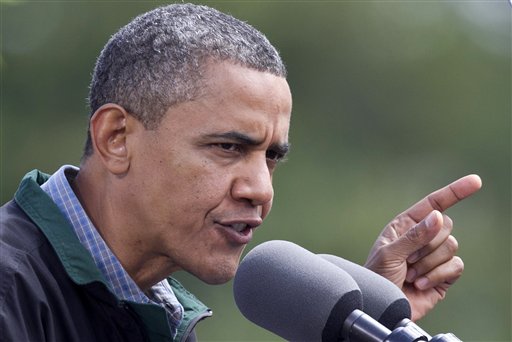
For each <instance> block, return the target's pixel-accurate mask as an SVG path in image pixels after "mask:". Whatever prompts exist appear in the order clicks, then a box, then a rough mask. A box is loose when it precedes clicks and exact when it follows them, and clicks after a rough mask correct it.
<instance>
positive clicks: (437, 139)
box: [0, 0, 512, 341]
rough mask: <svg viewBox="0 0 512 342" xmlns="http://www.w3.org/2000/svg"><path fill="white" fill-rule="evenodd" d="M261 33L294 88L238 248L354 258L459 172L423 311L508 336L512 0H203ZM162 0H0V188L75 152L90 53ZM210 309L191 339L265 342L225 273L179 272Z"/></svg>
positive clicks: (439, 326) (482, 334)
mask: <svg viewBox="0 0 512 342" xmlns="http://www.w3.org/2000/svg"><path fill="white" fill-rule="evenodd" d="M201 3H203V4H207V5H210V6H212V7H215V8H217V9H219V10H222V11H225V12H228V13H230V14H232V15H234V16H235V17H238V18H239V19H242V20H245V21H248V22H249V23H251V24H252V25H254V26H255V27H256V28H258V29H260V30H261V31H263V32H264V33H265V34H267V36H268V38H269V39H270V40H271V41H272V42H273V43H274V45H275V46H276V47H277V48H278V49H279V50H280V52H281V54H282V56H283V58H284V60H285V61H286V64H287V66H288V70H289V83H290V86H291V89H292V93H293V96H294V110H293V119H292V127H291V132H290V139H291V142H292V144H293V147H292V153H291V156H290V159H289V161H288V162H287V163H286V164H285V165H284V166H282V167H281V168H280V169H279V170H278V172H277V174H276V178H275V189H276V199H275V205H274V209H273V212H272V214H271V215H270V217H269V218H268V220H267V221H266V223H265V224H264V226H263V228H262V229H260V230H259V231H258V232H257V234H256V239H255V241H254V242H253V243H252V244H251V246H250V247H253V246H255V245H256V244H258V243H260V242H263V241H265V240H270V239H286V240H292V241H294V242H296V243H298V244H301V245H302V246H304V247H305V248H308V249H310V250H312V251H315V252H324V253H333V254H338V255H341V256H343V257H345V258H347V259H351V260H353V261H355V262H358V263H363V262H364V261H365V259H366V255H367V253H368V251H369V249H370V247H371V245H372V244H373V241H374V239H375V237H376V236H377V234H378V233H379V232H380V230H381V229H382V227H383V226H384V225H385V224H386V223H387V222H388V221H389V220H390V219H391V218H392V217H393V216H394V215H395V214H397V213H399V212H400V211H402V210H404V209H406V208H407V207H408V206H409V205H411V204H412V203H414V202H416V201H417V200H419V199H420V198H421V197H423V196H424V195H426V194H427V193H429V192H431V191H433V190H435V189H437V188H439V187H441V186H444V185H445V184H447V183H449V182H451V181H453V180H454V179H456V178H458V177H460V176H463V175H465V174H468V173H478V174H479V175H480V176H481V177H482V179H483V182H484V188H483V189H482V191H481V192H479V193H478V194H477V195H475V196H474V197H472V198H470V199H468V200H466V201H464V202H463V203H461V204H459V205H458V206H456V207H454V208H452V209H450V210H449V211H448V214H449V215H450V216H451V217H452V218H453V220H454V222H455V230H454V234H455V235H456V237H457V239H458V241H459V243H460V252H459V254H460V255H461V257H462V258H463V259H464V261H465V265H466V269H465V272H464V275H463V277H462V278H461V279H460V281H459V282H458V283H457V284H456V285H455V286H453V288H452V289H451V290H450V291H449V293H448V296H447V298H446V299H445V300H444V301H443V302H442V303H441V304H439V305H438V306H437V308H436V309H435V310H434V311H433V312H432V313H431V314H430V315H429V316H428V317H427V318H425V319H423V320H422V321H421V322H420V325H421V326H422V327H423V328H425V330H427V331H429V332H430V333H432V334H437V333H440V332H454V333H455V334H456V335H457V336H458V337H459V338H461V339H462V340H464V341H510V340H511V339H512V336H511V243H512V241H511V182H510V179H511V135H510V132H511V27H512V26H511V6H510V4H509V3H508V2H507V1H505V0H504V1H488V2H485V1H455V2H453V1H447V2H442V1H382V2H379V1H315V2H310V1H272V2H270V1H247V2H243V1H218V2H216V1H211V2H209V1H204V2H201ZM161 4H163V2H158V1H129V2H128V1H105V2H101V1H90V2H89V1H76V2H74V1H57V2H53V1H41V2H36V1H31V2H21V1H2V3H1V38H2V41H1V55H0V63H1V64H0V67H1V87H2V88H1V92H0V93H1V158H0V160H1V170H0V171H1V200H2V203H3V202H5V201H7V200H8V199H10V198H11V197H12V195H13V192H14V191H15V189H16V187H17V184H18V182H19V180H20V178H21V177H22V176H23V175H24V174H25V173H26V172H27V171H29V170H31V169H33V168H39V169H41V170H44V171H46V172H50V173H51V172H53V171H55V170H56V169H57V168H58V167H59V166H60V165H62V164H78V162H79V158H80V155H81V151H82V145H83V141H84V136H85V131H86V126H87V113H88V110H87V107H86V100H85V98H86V96H87V92H88V83H89V79H90V74H91V71H92V68H93V66H94V62H95V58H96V56H97V55H98V53H99V51H100V50H101V48H102V46H103V44H104V43H105V42H106V41H107V39H108V38H109V37H110V35H111V34H113V33H114V32H115V31H116V30H117V29H118V28H119V27H120V26H122V25H124V24H126V23H127V22H128V21H129V20H130V19H131V18H133V17H134V16H136V15H137V14H140V13H142V12H144V11H146V10H149V9H152V8H154V7H156V6H158V5H161ZM177 278H178V279H180V280H181V281H182V282H183V283H185V284H186V286H187V287H189V288H190V289H191V290H192V291H193V292H194V293H196V294H197V296H198V297H199V298H200V299H202V300H203V301H204V302H206V303H208V305H210V306H211V307H212V308H213V311H214V318H212V319H208V320H206V321H205V322H203V324H201V325H200V327H199V331H198V333H199V337H200V339H201V340H203V341H273V340H280V339H279V338H278V337H277V336H275V335H273V334H271V333H269V332H266V331H264V330H263V329H261V328H258V327H256V326H254V325H252V324H251V323H250V322H248V321H246V320H245V319H244V318H243V317H242V316H241V314H240V313H239V312H238V310H237V308H236V306H235V304H234V301H233V299H232V294H231V291H232V287H231V283H229V284H227V285H223V286H207V285H204V284H201V283H200V282H199V281H198V280H196V279H194V278H192V277H190V276H188V275H187V274H184V273H181V274H178V275H177Z"/></svg>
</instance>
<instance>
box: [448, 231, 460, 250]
mask: <svg viewBox="0 0 512 342" xmlns="http://www.w3.org/2000/svg"><path fill="white" fill-rule="evenodd" d="M446 248H447V249H448V251H449V252H450V253H452V254H455V253H456V252H457V251H458V250H459V242H458V241H457V239H456V238H455V237H454V236H453V235H450V236H448V238H447V239H446Z"/></svg>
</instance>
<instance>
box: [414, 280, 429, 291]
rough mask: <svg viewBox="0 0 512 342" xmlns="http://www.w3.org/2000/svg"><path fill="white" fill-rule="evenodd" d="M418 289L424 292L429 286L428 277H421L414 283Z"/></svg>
mask: <svg viewBox="0 0 512 342" xmlns="http://www.w3.org/2000/svg"><path fill="white" fill-rule="evenodd" d="M414 284H415V285H416V287H417V288H418V289H420V290H424V289H426V288H427V286H428V278H427V277H421V278H419V279H418V280H416V282H415V283H414Z"/></svg>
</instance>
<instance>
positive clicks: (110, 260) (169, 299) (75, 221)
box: [41, 165, 183, 336]
mask: <svg viewBox="0 0 512 342" xmlns="http://www.w3.org/2000/svg"><path fill="white" fill-rule="evenodd" d="M77 172H78V168H76V167H74V166H71V165H64V166H62V167H61V168H60V169H59V170H58V171H57V172H56V173H55V174H53V175H52V176H51V177H50V179H48V181H47V182H46V183H44V184H43V185H42V186H41V188H42V189H43V190H44V191H45V192H46V193H47V194H48V195H49V196H50V197H51V198H52V200H53V201H54V202H55V204H56V205H57V207H58V208H59V209H60V211H61V212H62V213H63V214H64V216H65V217H66V218H67V219H68V220H69V222H70V223H71V225H72V226H73V229H74V231H75V233H76V235H77V236H78V239H79V240H80V242H81V244H82V245H83V246H84V247H85V248H86V249H87V250H88V251H89V253H90V254H91V256H92V258H93V259H94V263H95V264H96V266H97V267H98V269H99V270H100V271H101V273H102V274H103V275H104V276H105V278H106V280H107V282H108V284H109V286H110V288H111V290H112V292H113V293H114V294H115V295H116V296H117V297H118V298H120V299H123V300H128V301H133V302H136V303H143V304H149V303H152V304H157V305H160V306H162V307H163V308H164V309H165V310H166V313H167V320H168V322H169V327H170V329H171V333H172V335H173V336H176V332H177V327H178V325H179V324H180V322H181V320H182V317H183V307H182V305H181V304H180V303H179V301H178V299H177V298H176V296H175V295H174V292H173V290H172V288H171V286H170V285H169V283H168V281H167V280H166V279H164V280H163V281H161V282H159V283H157V284H155V285H154V286H153V287H151V290H150V291H148V296H150V297H151V299H150V298H149V297H148V296H147V295H145V294H144V293H143V292H142V291H141V290H140V289H139V287H138V286H137V285H136V284H135V282H134V281H133V279H132V278H131V277H130V276H129V275H128V273H127V272H126V271H125V269H124V268H123V267H122V266H121V263H120V262H119V260H118V259H117V258H116V256H115V255H114V253H112V251H111V250H110V249H109V248H108V246H107V244H106V243H105V241H104V240H103V239H102V237H101V235H100V234H99V233H98V231H97V230H96V228H95V227H94V225H93V224H92V222H91V220H90V219H89V217H87V214H86V212H85V210H84V209H83V207H82V205H81V204H80V201H79V200H78V198H77V197H76V195H75V193H74V192H73V190H72V189H71V186H70V185H69V182H68V180H67V178H66V173H68V174H69V173H72V174H75V175H76V173H77Z"/></svg>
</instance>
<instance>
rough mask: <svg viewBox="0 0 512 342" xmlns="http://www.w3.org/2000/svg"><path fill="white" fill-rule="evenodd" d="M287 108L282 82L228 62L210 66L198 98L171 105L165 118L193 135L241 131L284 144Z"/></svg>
mask: <svg viewBox="0 0 512 342" xmlns="http://www.w3.org/2000/svg"><path fill="white" fill-rule="evenodd" d="M291 106H292V100H291V94H290V89H289V87H288V83H287V82H286V79H284V78H282V77H279V76H275V75H273V74H270V73H267V72H261V71H257V70H253V69H249V68H246V67H242V66H239V65H235V64H232V63H229V62H222V63H210V64H209V65H207V66H206V68H205V71H204V77H203V84H202V87H201V92H200V95H199V96H197V97H196V98H195V99H194V100H192V101H187V102H184V103H180V104H177V105H174V106H172V107H171V108H169V110H168V112H167V115H166V117H167V119H169V120H172V121H174V122H175V124H178V125H179V126H187V127H188V129H190V130H191V131H194V132H197V131H199V130H205V131H209V132H205V133H212V132H211V131H212V130H218V131H222V130H224V131H241V132H243V133H247V134H249V133H250V134H256V135H257V134H263V135H266V136H268V135H273V136H276V137H275V138H276V139H277V140H279V141H283V142H286V141H287V138H288V129H289V121H290V116H291ZM183 128H184V127H183Z"/></svg>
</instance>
